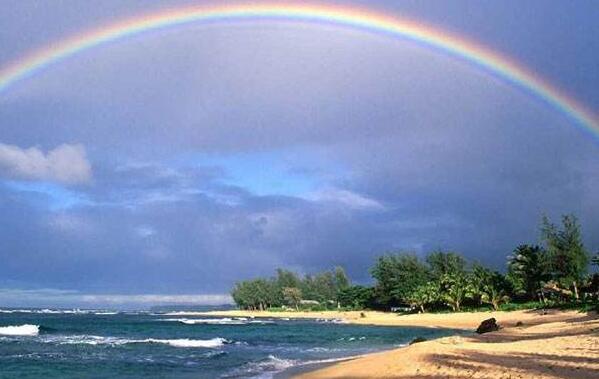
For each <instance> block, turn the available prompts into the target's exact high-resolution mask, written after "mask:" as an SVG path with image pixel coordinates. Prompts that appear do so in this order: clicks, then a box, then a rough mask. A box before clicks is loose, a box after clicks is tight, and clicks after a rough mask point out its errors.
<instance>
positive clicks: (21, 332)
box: [0, 324, 40, 336]
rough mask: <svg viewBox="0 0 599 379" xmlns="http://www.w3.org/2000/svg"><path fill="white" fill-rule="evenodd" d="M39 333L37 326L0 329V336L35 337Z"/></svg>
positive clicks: (4, 327) (25, 325) (26, 325)
mask: <svg viewBox="0 0 599 379" xmlns="http://www.w3.org/2000/svg"><path fill="white" fill-rule="evenodd" d="M39 332H40V327H39V325H30V324H24V325H18V326H14V325H13V326H3V327H0V336H37V335H38V334H39Z"/></svg>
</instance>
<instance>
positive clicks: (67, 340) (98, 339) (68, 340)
mask: <svg viewBox="0 0 599 379" xmlns="http://www.w3.org/2000/svg"><path fill="white" fill-rule="evenodd" d="M42 342H46V343H54V344H58V345H110V346H119V345H127V344H141V343H153V344H164V345H170V346H173V347H196V348H199V347H203V348H217V347H221V346H223V345H225V344H229V343H232V341H229V340H227V339H225V338H221V337H216V338H211V339H207V340H194V339H188V338H182V339H158V338H145V339H130V338H122V337H104V336H94V335H73V336H57V335H53V336H46V337H45V338H44V339H43V341H42Z"/></svg>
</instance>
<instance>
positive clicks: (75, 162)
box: [0, 143, 92, 184]
mask: <svg viewBox="0 0 599 379" xmlns="http://www.w3.org/2000/svg"><path fill="white" fill-rule="evenodd" d="M0 172H1V173H4V174H6V175H9V176H11V177H15V178H20V179H29V180H49V181H54V182H60V183H66V184H78V183H87V182H89V181H90V180H91V177H92V170H91V165H90V163H89V162H88V160H87V156H86V153H85V148H84V147H83V145H79V144H73V145H70V144H62V145H60V146H58V147H56V148H55V149H53V150H49V151H48V152H47V153H44V152H43V151H42V150H40V149H39V148H37V147H30V148H27V149H22V148H20V147H18V146H15V145H7V144H4V143H0Z"/></svg>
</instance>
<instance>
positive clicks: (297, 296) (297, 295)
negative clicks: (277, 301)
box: [283, 287, 302, 311]
mask: <svg viewBox="0 0 599 379" xmlns="http://www.w3.org/2000/svg"><path fill="white" fill-rule="evenodd" d="M283 299H284V300H285V303H286V304H287V305H289V306H292V307H294V308H295V310H296V311H298V310H299V305H300V303H301V301H302V290H300V289H299V288H297V287H285V288H283Z"/></svg>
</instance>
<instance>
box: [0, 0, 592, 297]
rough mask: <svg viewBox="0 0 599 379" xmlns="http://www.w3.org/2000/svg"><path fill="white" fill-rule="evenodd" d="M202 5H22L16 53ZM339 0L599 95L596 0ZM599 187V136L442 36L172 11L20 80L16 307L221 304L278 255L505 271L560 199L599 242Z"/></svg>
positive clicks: (11, 269) (8, 281) (4, 249)
mask: <svg viewBox="0 0 599 379" xmlns="http://www.w3.org/2000/svg"><path fill="white" fill-rule="evenodd" d="M203 3H206V2H197V1H196V2H191V1H184V2H177V1H169V2H158V1H122V0H119V1H116V0H115V1H113V0H106V1H102V2H87V1H76V0H68V1H67V0H65V1H59V0H57V1H52V2H41V1H31V0H24V1H19V2H6V3H5V4H3V6H2V9H1V10H0V24H1V25H2V28H0V68H2V67H5V66H7V65H8V64H9V63H10V62H13V61H16V60H19V59H20V57H22V56H24V55H26V54H28V53H29V52H31V51H35V50H36V49H39V48H43V47H46V46H49V45H50V44H52V43H55V42H56V41H60V40H62V39H64V38H67V37H69V36H73V35H77V34H79V33H81V32H83V31H86V30H90V29H94V28H97V27H99V26H100V25H105V24H110V23H113V22H115V21H118V20H122V19H126V18H130V17H134V16H136V15H140V14H143V13H148V12H155V11H159V10H164V9H167V8H177V7H178V6H183V5H191V4H203ZM321 3H324V4H335V5H341V6H344V5H354V6H362V7H365V8H366V9H369V10H372V11H376V12H381V13H384V14H386V15H388V16H393V15H397V16H401V17H403V18H408V19H412V20H416V21H420V22H425V23H428V24H431V25H433V26H435V27H437V28H439V29H442V30H447V31H449V32H451V33H452V34H457V35H461V36H465V37H467V38H469V39H471V40H474V41H477V42H478V43H479V44H481V45H483V46H486V47H487V48H488V49H491V50H494V51H497V52H500V53H502V54H503V55H506V56H509V57H511V58H512V59H513V60H515V61H517V62H519V63H520V64H521V65H523V66H525V67H527V68H528V69H529V70H530V71H532V72H534V73H535V74H536V75H538V76H541V77H543V78H545V79H546V80H547V81H548V82H550V83H552V84H553V85H554V86H555V87H557V88H560V89H561V90H562V91H563V92H565V93H567V94H569V95H571V96H572V97H573V98H576V99H577V100H578V101H579V102H580V103H582V104H584V105H585V106H586V108H587V109H590V110H592V111H594V112H595V114H597V110H598V109H599V70H598V69H597V68H598V67H599V38H598V37H599V24H597V22H596V20H597V19H599V6H597V3H596V2H594V1H586V0H580V1H577V2H575V3H572V2H568V1H551V2H547V1H536V0H535V1H527V2H521V1H512V0H508V1H485V2H479V1H450V2H438V1H402V2H399V1H368V2H365V1H364V2H350V1H343V2H342V1H337V2H326V1H322V2H321ZM207 4H210V3H209V2H208V3H207ZM597 188H599V137H598V136H597V135H595V136H593V135H592V134H591V133H589V132H588V131H585V130H583V129H582V128H580V127H579V126H578V125H576V123H575V122H574V121H573V120H572V119H569V118H568V117H565V116H564V114H563V113H560V112H559V111H558V110H556V109H555V108H554V107H551V106H549V105H548V104H547V103H545V102H543V101H541V100H539V99H538V98H537V97H534V96H531V95H530V93H527V92H525V91H523V90H522V89H521V88H517V87H516V86H514V85H511V84H509V83H507V82H506V81H504V80H501V79H499V78H498V77H497V76H493V75H490V74H489V73H488V72H487V71H485V70H482V69H480V68H479V67H476V66H474V65H473V64H472V63H469V62H465V61H463V60H460V59H457V58H455V57H452V56H449V55H448V54H444V53H441V52H439V51H438V50H433V49H431V48H427V47H425V46H423V45H420V44H417V43H415V42H413V41H409V40H406V39H401V38H396V37H391V36H388V35H382V34H373V33H369V32H366V31H363V30H352V29H349V28H343V27H339V26H333V25H325V24H310V23H305V22H304V23H302V22H297V21H296V22H289V21H272V20H271V21H266V20H252V21H244V22H220V23H211V24H208V25H206V24H197V23H196V24H191V25H186V26H178V27H173V28H167V29H164V30H160V31H152V32H148V33H144V34H140V35H137V36H134V37H128V38H125V39H122V40H118V41H116V42H112V43H109V44H105V45H102V46H99V47H96V48H93V49H90V50H86V51H84V52H82V53H80V54H77V55H75V56H73V57H70V58H67V59H65V60H62V61H60V62H58V63H57V64H54V65H51V66H49V67H47V68H46V69H44V70H41V71H39V72H37V73H36V74H34V75H32V76H29V77H27V78H25V79H23V80H20V81H18V82H17V83H15V84H14V85H12V86H11V87H10V88H8V89H7V90H5V91H3V92H0V262H1V264H0V306H41V307H43V306H64V307H73V306H78V307H98V306H103V307H134V306H135V307H145V306H150V305H154V304H163V303H197V304H220V303H223V302H228V301H229V300H230V299H229V297H228V292H229V289H230V288H231V286H232V285H233V284H234V282H235V281H238V280H242V279H248V278H252V277H256V276H268V275H272V273H273V271H274V270H275V268H277V267H286V268H290V269H293V270H296V271H298V272H300V273H310V272H315V271H320V270H325V269H330V268H332V267H334V266H336V265H341V266H343V267H345V268H346V269H347V271H348V273H349V274H350V276H351V277H352V278H353V280H354V282H357V283H370V280H371V279H370V276H369V271H368V270H369V268H370V267H371V266H372V263H373V261H374V259H375V258H376V257H377V256H379V255H381V254H384V253H386V252H397V251H410V252H414V253H416V254H419V255H421V256H425V255H426V254H427V253H428V252H431V251H433V250H437V249H443V250H452V251H459V252H462V253H463V254H464V255H465V256H467V257H468V258H470V259H472V260H476V261H480V262H483V263H485V264H487V265H490V266H491V267H493V268H495V269H498V270H502V269H503V268H504V267H505V262H506V257H507V256H508V255H509V254H510V252H511V251H512V250H513V249H514V248H515V247H516V246H517V245H518V244H521V243H539V232H538V226H539V221H540V218H541V217H542V215H543V214H546V215H548V216H549V217H551V218H552V219H553V220H555V221H558V220H559V217H560V215H561V214H565V213H574V214H576V215H577V216H578V217H579V219H580V222H581V224H582V226H583V233H584V241H585V244H586V246H587V248H588V249H589V250H590V251H593V252H594V251H597V250H599V233H598V230H599V219H597V217H596V215H597V214H598V213H599V191H598V190H597ZM593 216H595V217H593Z"/></svg>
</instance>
